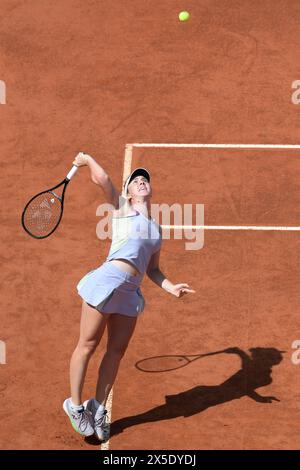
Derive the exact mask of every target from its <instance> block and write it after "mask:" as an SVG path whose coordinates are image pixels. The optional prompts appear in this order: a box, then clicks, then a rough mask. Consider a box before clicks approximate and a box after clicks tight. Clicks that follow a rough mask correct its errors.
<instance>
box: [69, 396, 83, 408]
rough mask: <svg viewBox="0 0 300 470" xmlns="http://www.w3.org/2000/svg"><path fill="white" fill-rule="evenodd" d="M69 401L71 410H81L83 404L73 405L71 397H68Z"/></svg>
mask: <svg viewBox="0 0 300 470" xmlns="http://www.w3.org/2000/svg"><path fill="white" fill-rule="evenodd" d="M70 402H71V408H72V410H74V411H80V410H82V408H83V405H74V403H73V402H72V399H71V398H70Z"/></svg>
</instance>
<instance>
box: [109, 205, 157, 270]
mask: <svg viewBox="0 0 300 470" xmlns="http://www.w3.org/2000/svg"><path fill="white" fill-rule="evenodd" d="M161 238H162V237H161V231H160V227H159V225H158V224H157V223H156V222H155V221H154V220H153V219H148V218H147V217H145V216H144V215H143V214H141V213H139V212H137V211H136V214H133V215H129V216H125V217H113V218H112V242H111V247H110V250H109V253H108V256H107V258H106V261H111V260H113V259H116V258H119V259H126V260H128V261H130V262H131V263H132V264H133V265H134V266H135V267H136V269H137V270H138V271H139V272H140V273H141V274H144V273H145V272H146V270H147V267H148V264H149V261H150V258H151V256H152V255H153V253H155V252H156V251H158V250H159V249H160V246H161Z"/></svg>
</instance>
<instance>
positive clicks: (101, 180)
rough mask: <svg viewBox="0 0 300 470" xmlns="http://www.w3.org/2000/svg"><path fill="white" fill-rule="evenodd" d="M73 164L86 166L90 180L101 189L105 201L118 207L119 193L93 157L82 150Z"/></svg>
mask: <svg viewBox="0 0 300 470" xmlns="http://www.w3.org/2000/svg"><path fill="white" fill-rule="evenodd" d="M73 164H74V165H77V166H85V165H86V166H88V167H89V169H90V174H91V180H92V182H93V183H95V184H97V185H99V186H100V187H101V188H102V189H103V192H104V194H105V198H106V200H107V202H109V203H110V204H112V205H113V206H114V207H115V208H116V209H118V207H119V193H118V191H117V190H116V188H115V186H114V185H113V183H112V181H111V179H110V177H109V176H108V174H107V173H106V171H105V170H104V169H103V168H102V166H100V165H99V163H97V162H96V160H95V159H94V158H93V157H91V156H90V155H88V154H87V153H83V152H79V153H78V155H77V156H76V157H75V160H74V162H73Z"/></svg>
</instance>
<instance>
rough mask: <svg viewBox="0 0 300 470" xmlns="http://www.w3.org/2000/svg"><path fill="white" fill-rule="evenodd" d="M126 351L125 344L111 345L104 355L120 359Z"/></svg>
mask: <svg viewBox="0 0 300 470" xmlns="http://www.w3.org/2000/svg"><path fill="white" fill-rule="evenodd" d="M126 349H127V344H126V345H124V344H113V345H108V347H107V350H106V354H108V355H109V356H113V357H114V358H118V359H122V357H123V356H124V354H125V352H126Z"/></svg>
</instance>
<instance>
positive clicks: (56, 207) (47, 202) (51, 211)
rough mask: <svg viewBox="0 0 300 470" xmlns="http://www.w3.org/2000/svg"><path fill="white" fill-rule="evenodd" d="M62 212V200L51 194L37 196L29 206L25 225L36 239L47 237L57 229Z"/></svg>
mask: <svg viewBox="0 0 300 470" xmlns="http://www.w3.org/2000/svg"><path fill="white" fill-rule="evenodd" d="M61 211H62V205H61V201H60V199H59V198H58V197H56V196H54V194H52V193H51V192H45V193H42V194H39V195H38V196H36V197H35V198H34V199H33V200H32V201H31V202H30V204H29V205H28V206H27V208H26V210H25V212H24V215H23V223H24V225H25V227H26V229H27V231H28V232H29V233H30V234H31V235H33V236H34V237H37V238H40V237H45V236H47V235H48V234H49V233H50V232H52V230H53V229H54V228H55V227H56V225H57V223H58V221H59V219H60V216H61Z"/></svg>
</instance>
